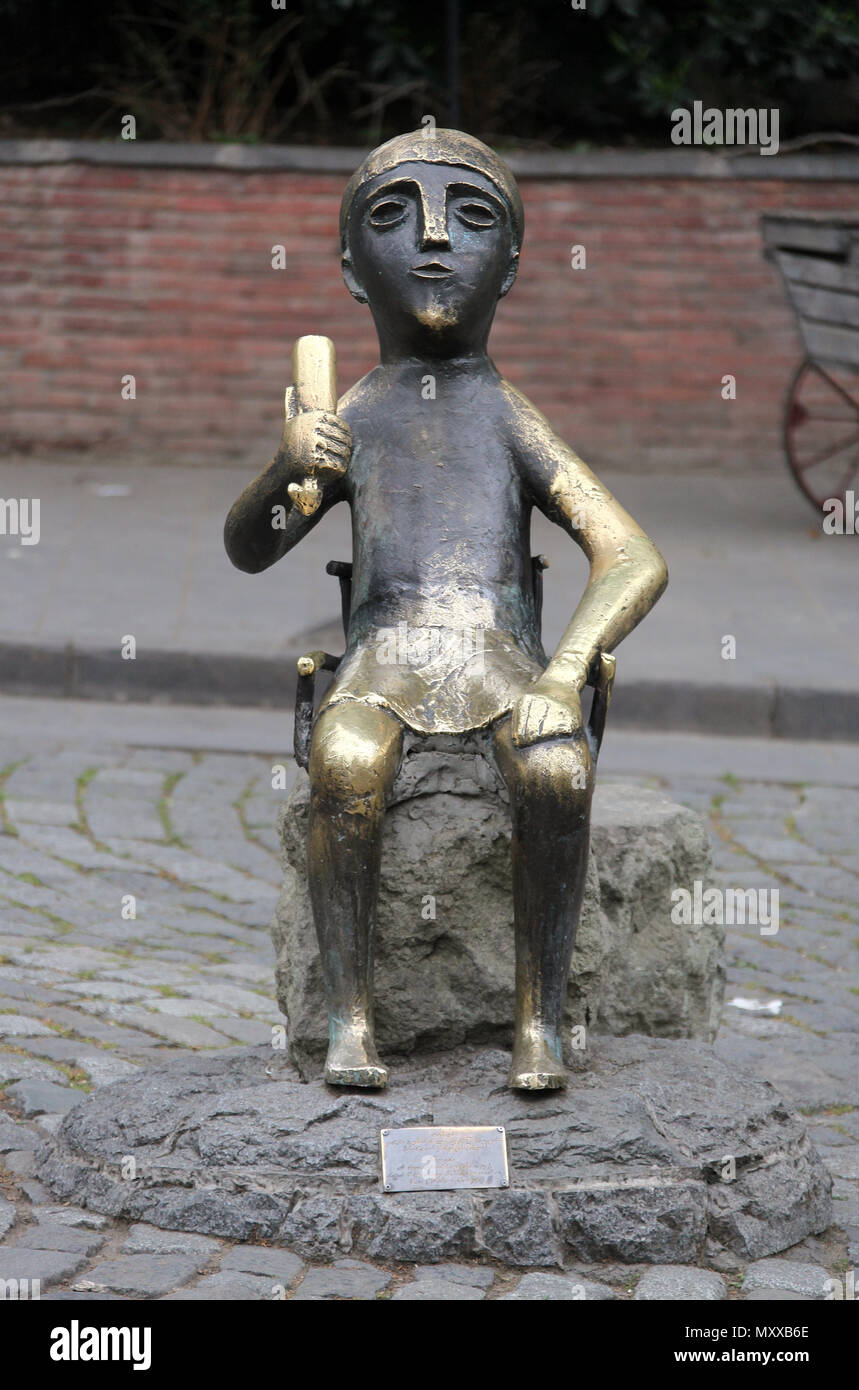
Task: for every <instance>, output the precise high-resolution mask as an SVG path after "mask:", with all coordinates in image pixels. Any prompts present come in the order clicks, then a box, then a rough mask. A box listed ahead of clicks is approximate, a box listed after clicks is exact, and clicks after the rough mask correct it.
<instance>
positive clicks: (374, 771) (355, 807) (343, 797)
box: [309, 708, 399, 815]
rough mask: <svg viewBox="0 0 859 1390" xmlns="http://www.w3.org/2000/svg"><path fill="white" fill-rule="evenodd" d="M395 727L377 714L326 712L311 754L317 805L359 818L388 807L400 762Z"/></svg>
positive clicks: (371, 711)
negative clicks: (329, 807) (389, 795)
mask: <svg viewBox="0 0 859 1390" xmlns="http://www.w3.org/2000/svg"><path fill="white" fill-rule="evenodd" d="M356 716H357V717H356ZM368 716H369V717H368ZM392 723H393V721H392V720H391V719H390V718H389V717H388V718H386V717H385V716H382V715H380V714H379V713H378V712H377V711H374V710H360V711H349V712H347V713H345V714H339V713H338V710H337V709H336V708H333V709H331V710H326V711H325V713H324V714H323V715H322V717H321V718H320V720H319V722H318V724H317V726H316V728H315V729H314V731H313V741H312V743H311V748H310V766H309V772H310V788H311V794H312V796H313V799H314V801H315V802H316V803H317V804H319V803H320V802H323V803H326V804H333V805H336V807H337V808H338V809H340V810H345V811H353V812H355V813H356V814H359V815H361V814H364V815H367V814H371V813H373V812H375V811H378V810H381V809H382V808H383V807H384V804H385V800H386V798H387V795H388V793H389V792H390V789H391V786H392V784H393V780H394V777H395V775H396V770H397V765H398V761H399V742H398V739H397V736H396V730H395V729H392V728H391V727H390V725H391V724H392Z"/></svg>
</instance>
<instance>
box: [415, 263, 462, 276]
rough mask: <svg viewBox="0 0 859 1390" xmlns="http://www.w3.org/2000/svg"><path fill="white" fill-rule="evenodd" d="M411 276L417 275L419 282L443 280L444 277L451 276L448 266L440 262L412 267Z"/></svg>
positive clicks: (451, 272)
mask: <svg viewBox="0 0 859 1390" xmlns="http://www.w3.org/2000/svg"><path fill="white" fill-rule="evenodd" d="M411 273H412V275H417V276H418V277H419V278H420V279H421V280H443V279H444V277H445V276H446V275H452V274H453V271H452V270H451V268H450V266H447V265H442V263H441V261H427V262H425V264H424V265H413V266H412V270H411Z"/></svg>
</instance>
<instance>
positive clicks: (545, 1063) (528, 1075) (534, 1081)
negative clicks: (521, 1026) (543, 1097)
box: [509, 1029, 567, 1091]
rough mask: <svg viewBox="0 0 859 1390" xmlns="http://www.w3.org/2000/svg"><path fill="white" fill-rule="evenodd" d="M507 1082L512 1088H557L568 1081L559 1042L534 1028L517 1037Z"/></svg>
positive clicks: (545, 1089)
mask: <svg viewBox="0 0 859 1390" xmlns="http://www.w3.org/2000/svg"><path fill="white" fill-rule="evenodd" d="M509 1084H510V1086H512V1088H513V1090H514V1091H560V1090H563V1089H564V1087H565V1086H566V1084H567V1073H566V1071H565V1069H564V1064H563V1061H562V1059H561V1049H560V1045H559V1044H558V1043H557V1042H555V1041H554V1040H553V1039H552V1038H551V1037H549V1036H547V1035H546V1034H545V1033H543V1032H541V1031H539V1030H536V1029H535V1030H534V1031H533V1032H529V1033H528V1034H526V1036H525V1037H524V1038H517V1040H516V1043H515V1045H514V1047H513V1061H512V1063H511V1065H510V1081H509Z"/></svg>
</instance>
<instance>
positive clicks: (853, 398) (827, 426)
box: [784, 360, 859, 511]
mask: <svg viewBox="0 0 859 1390" xmlns="http://www.w3.org/2000/svg"><path fill="white" fill-rule="evenodd" d="M784 447H785V453H786V454H787V461H788V464H789V466H790V471H791V473H792V474H793V476H794V479H795V481H796V483H797V486H798V487H799V489H800V491H801V492H802V493H803V495H804V496H805V497H807V498H808V500H809V502H811V503H812V504H813V506H814V507H815V508H816V509H817V510H818V511H822V510H823V507H824V503H826V502H829V501H831V500H832V499H833V498H836V499H838V500H839V501H840V502H841V504H842V505H845V499H846V494H847V493H848V492H849V491H850V490H851V489H853V490H854V491H855V487H856V484H857V483H859V387H857V384H856V378H855V377H851V376H849V375H848V374H847V373H846V372H841V371H839V370H838V369H836V368H832V367H821V366H819V365H818V363H816V362H811V361H808V360H806V361H805V362H802V363H801V364H800V366H799V367H798V369H797V371H796V373H795V375H794V378H793V381H792V382H791V384H790V387H789V389H788V393H787V401H786V405H785V415H784Z"/></svg>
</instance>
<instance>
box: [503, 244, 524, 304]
mask: <svg viewBox="0 0 859 1390" xmlns="http://www.w3.org/2000/svg"><path fill="white" fill-rule="evenodd" d="M518 270H519V252H518V251H514V252H513V255H512V256H511V257H510V264H509V265H508V267H507V274H506V275H505V276H504V279H503V281H502V284H501V289H500V290H499V291H498V298H499V299H503V298H504V296H505V294H506V293H507V291H508V290H511V289H512V288H513V281H514V280H515V279H516V273H517V271H518Z"/></svg>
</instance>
